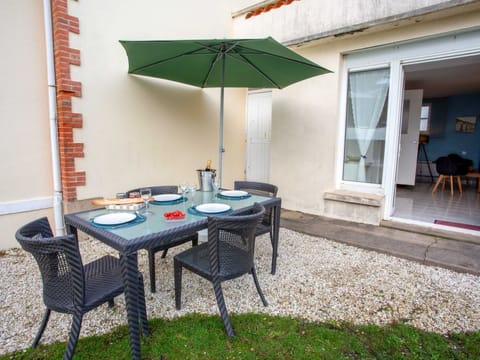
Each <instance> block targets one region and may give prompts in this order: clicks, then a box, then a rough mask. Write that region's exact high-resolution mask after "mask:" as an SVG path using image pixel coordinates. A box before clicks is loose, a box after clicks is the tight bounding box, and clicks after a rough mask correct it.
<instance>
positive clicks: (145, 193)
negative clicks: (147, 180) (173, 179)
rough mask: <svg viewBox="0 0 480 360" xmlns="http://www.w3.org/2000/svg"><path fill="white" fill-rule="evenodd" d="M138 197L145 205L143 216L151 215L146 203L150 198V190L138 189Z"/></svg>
mask: <svg viewBox="0 0 480 360" xmlns="http://www.w3.org/2000/svg"><path fill="white" fill-rule="evenodd" d="M140 197H141V198H142V200H143V202H144V203H145V211H144V212H143V214H145V215H150V214H153V213H152V212H151V211H149V210H148V202H149V201H150V198H151V197H152V189H150V188H143V189H140Z"/></svg>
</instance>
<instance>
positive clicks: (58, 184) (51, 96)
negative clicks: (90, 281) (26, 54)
mask: <svg viewBox="0 0 480 360" xmlns="http://www.w3.org/2000/svg"><path fill="white" fill-rule="evenodd" d="M43 16H44V26H45V45H46V52H47V75H48V109H49V118H50V142H51V144H50V146H51V152H52V168H53V174H52V177H53V191H54V194H53V214H54V219H55V233H56V235H57V236H62V235H64V234H65V227H64V223H63V195H62V177H61V171H60V153H59V149H58V148H59V147H58V128H57V99H56V84H55V61H54V53H53V34H52V9H51V4H50V0H43Z"/></svg>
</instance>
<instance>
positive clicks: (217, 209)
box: [195, 203, 231, 214]
mask: <svg viewBox="0 0 480 360" xmlns="http://www.w3.org/2000/svg"><path fill="white" fill-rule="evenodd" d="M195 209H196V210H197V211H200V212H203V213H207V214H216V213H221V212H225V211H228V210H230V209H231V206H230V205H227V204H220V203H208V204H201V205H198V206H196V207H195Z"/></svg>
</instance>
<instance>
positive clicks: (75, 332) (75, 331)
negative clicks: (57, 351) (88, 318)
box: [63, 313, 83, 360]
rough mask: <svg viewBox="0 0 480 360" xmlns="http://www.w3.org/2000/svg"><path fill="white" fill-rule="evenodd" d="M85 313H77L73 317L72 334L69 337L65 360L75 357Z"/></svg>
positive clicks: (64, 355)
mask: <svg viewBox="0 0 480 360" xmlns="http://www.w3.org/2000/svg"><path fill="white" fill-rule="evenodd" d="M82 319H83V314H80V313H75V314H73V318H72V328H71V329H70V336H69V338H68V344H67V349H66V350H65V353H64V354H63V360H70V359H72V358H73V354H74V352H75V348H76V347H77V342H78V337H79V335H80V329H81V328H82Z"/></svg>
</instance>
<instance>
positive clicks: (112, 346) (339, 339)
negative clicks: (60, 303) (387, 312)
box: [0, 314, 480, 360]
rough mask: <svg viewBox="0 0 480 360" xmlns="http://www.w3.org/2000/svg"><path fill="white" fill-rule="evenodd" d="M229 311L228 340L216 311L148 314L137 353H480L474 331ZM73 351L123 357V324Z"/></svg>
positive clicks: (55, 347)
mask: <svg viewBox="0 0 480 360" xmlns="http://www.w3.org/2000/svg"><path fill="white" fill-rule="evenodd" d="M230 318H231V321H232V324H233V327H234V330H235V332H236V337H234V338H231V339H230V338H228V337H227V336H226V335H225V332H224V330H223V323H222V321H221V320H220V317H219V316H208V315H198V314H194V315H187V316H184V317H181V318H177V319H174V320H162V319H153V320H151V321H149V326H150V335H149V336H147V337H143V338H142V348H141V352H142V359H164V360H167V359H169V360H172V359H182V360H183V359H242V360H243V359H332V360H333V359H335V360H337V359H480V331H477V332H473V333H467V334H463V333H462V334H450V335H448V336H445V335H439V334H435V333H429V332H425V331H421V330H418V329H415V328H413V327H411V326H408V325H403V324H393V325H389V326H373V325H367V326H356V325H352V324H348V323H334V322H332V323H311V322H306V321H303V320H301V319H296V318H286V317H276V316H269V315H261V314H241V315H231V317H230ZM65 336H67V334H65ZM32 340H33V339H32ZM64 350H65V343H54V344H51V345H48V346H43V345H41V346H39V347H38V348H37V349H35V350H32V349H29V350H26V351H25V352H17V353H13V354H8V355H4V356H1V357H0V359H61V358H62V354H63V352H64ZM74 358H75V359H89V360H90V359H95V360H99V359H130V347H129V337H128V330H127V327H126V326H122V327H119V328H117V329H115V330H114V331H113V332H111V333H109V334H106V335H102V336H92V337H87V338H82V339H80V341H79V343H78V345H77V349H76V352H75V357H74Z"/></svg>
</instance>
